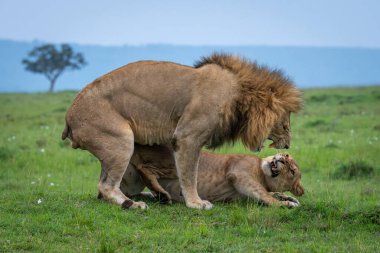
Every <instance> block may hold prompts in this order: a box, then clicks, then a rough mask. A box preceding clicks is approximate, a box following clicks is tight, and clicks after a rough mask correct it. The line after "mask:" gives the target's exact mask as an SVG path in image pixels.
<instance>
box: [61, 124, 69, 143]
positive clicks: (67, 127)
mask: <svg viewBox="0 0 380 253" xmlns="http://www.w3.org/2000/svg"><path fill="white" fill-rule="evenodd" d="M69 132H70V127H69V125H67V123H66V124H65V129H63V132H62V136H61V138H62V140H65V139H66V138H67V137H68V136H69Z"/></svg>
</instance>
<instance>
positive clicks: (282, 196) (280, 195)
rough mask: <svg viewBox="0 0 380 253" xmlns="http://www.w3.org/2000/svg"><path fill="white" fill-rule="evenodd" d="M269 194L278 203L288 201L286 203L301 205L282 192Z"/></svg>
mask: <svg viewBox="0 0 380 253" xmlns="http://www.w3.org/2000/svg"><path fill="white" fill-rule="evenodd" d="M269 194H270V195H272V197H274V198H276V199H278V200H280V201H285V200H288V201H291V202H294V203H296V204H297V205H301V203H300V202H299V201H298V199H296V198H294V197H290V196H288V195H286V194H284V193H282V192H270V193H269Z"/></svg>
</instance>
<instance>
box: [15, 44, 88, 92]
mask: <svg viewBox="0 0 380 253" xmlns="http://www.w3.org/2000/svg"><path fill="white" fill-rule="evenodd" d="M22 63H23V64H24V65H25V69H26V70H27V71H31V72H34V73H39V74H43V75H44V76H45V77H46V78H47V79H48V80H49V81H50V88H49V92H52V91H53V90H54V85H55V83H56V81H57V79H58V77H59V76H60V75H61V74H62V73H63V72H64V71H66V70H78V69H81V68H82V67H84V66H85V65H86V64H87V63H86V61H85V59H84V57H83V55H82V54H81V53H75V52H74V51H73V49H72V48H71V46H70V45H68V44H61V46H60V50H59V49H57V48H56V46H55V45H53V44H45V45H42V46H39V47H35V48H34V49H32V51H30V52H29V53H28V57H27V58H25V59H23V60H22Z"/></svg>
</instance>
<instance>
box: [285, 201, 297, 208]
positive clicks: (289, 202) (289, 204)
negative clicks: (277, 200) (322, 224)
mask: <svg viewBox="0 0 380 253" xmlns="http://www.w3.org/2000/svg"><path fill="white" fill-rule="evenodd" d="M281 202H282V203H283V204H284V206H287V207H289V208H295V207H299V206H300V204H299V203H296V202H293V201H281Z"/></svg>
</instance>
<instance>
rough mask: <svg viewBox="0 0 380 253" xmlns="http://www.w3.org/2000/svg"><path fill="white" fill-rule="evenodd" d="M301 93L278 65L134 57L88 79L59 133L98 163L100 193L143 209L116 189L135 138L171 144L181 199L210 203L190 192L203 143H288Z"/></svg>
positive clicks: (217, 57) (225, 58) (223, 58)
mask: <svg viewBox="0 0 380 253" xmlns="http://www.w3.org/2000/svg"><path fill="white" fill-rule="evenodd" d="M301 101H302V100H301V96H300V91H299V90H298V89H296V87H295V86H294V85H293V84H292V83H291V82H290V81H289V80H288V79H287V78H286V77H284V76H283V74H282V73H281V72H279V71H271V70H269V69H268V68H266V67H262V66H258V65H257V64H255V63H252V62H249V61H248V60H244V59H241V58H239V57H236V56H231V55H225V54H213V55H211V56H210V57H206V58H203V59H202V60H201V61H200V62H199V63H197V64H196V65H195V67H194V68H193V67H189V66H183V65H179V64H175V63H170V62H158V61H139V62H135V63H131V64H128V65H126V66H124V67H121V68H119V69H116V70H114V71H112V72H110V73H108V74H106V75H104V76H102V77H100V78H98V79H96V80H95V81H93V82H92V83H90V84H89V85H87V86H86V87H85V88H84V89H83V90H82V91H81V92H80V93H79V94H78V96H77V97H76V98H75V100H74V102H73V104H72V106H71V107H70V108H69V110H68V112H67V114H66V126H65V129H64V131H63V133H62V139H65V138H66V137H69V138H70V139H71V141H72V147H73V148H78V147H79V148H81V149H86V150H88V151H90V152H91V153H92V154H94V155H95V156H96V157H97V158H98V159H99V160H100V162H101V167H102V172H101V176H100V180H99V184H98V188H99V192H100V193H101V194H102V196H103V198H104V199H106V200H109V201H112V202H114V203H117V204H119V205H121V206H122V207H124V208H129V207H130V208H146V205H145V203H143V202H133V201H131V200H130V199H129V198H127V197H126V196H125V195H124V194H123V193H122V192H121V191H120V188H119V185H120V181H121V179H122V177H123V174H124V172H125V170H126V168H127V166H128V164H129V160H130V158H131V156H132V154H133V147H134V143H138V144H141V145H153V144H161V145H172V147H173V150H174V158H175V161H176V162H175V163H176V168H177V173H178V176H179V181H180V185H181V189H182V193H183V196H184V198H185V201H186V205H187V206H188V207H192V208H204V209H209V208H211V207H212V204H211V203H210V202H208V201H206V200H202V199H201V198H200V197H199V196H198V193H197V187H196V185H197V180H196V179H197V164H198V160H199V153H200V150H201V148H202V147H203V146H205V145H206V146H208V147H211V148H214V147H217V146H220V145H221V144H223V143H225V142H233V141H235V140H236V139H238V138H240V139H241V140H242V142H243V143H244V144H245V145H246V146H248V147H249V148H250V149H252V150H255V151H256V150H260V149H261V147H262V144H263V142H264V141H265V140H266V139H268V138H269V139H271V140H273V144H272V145H271V146H272V147H275V148H289V147H290V139H291V138H290V113H291V112H297V111H298V110H299V109H300V107H301Z"/></svg>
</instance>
